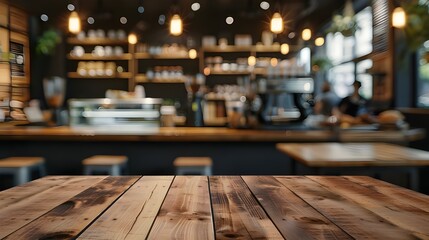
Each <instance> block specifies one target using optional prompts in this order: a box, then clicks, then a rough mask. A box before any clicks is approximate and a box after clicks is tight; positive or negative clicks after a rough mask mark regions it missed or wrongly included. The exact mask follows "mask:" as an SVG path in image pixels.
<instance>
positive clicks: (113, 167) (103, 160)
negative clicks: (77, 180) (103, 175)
mask: <svg viewBox="0 0 429 240" xmlns="http://www.w3.org/2000/svg"><path fill="white" fill-rule="evenodd" d="M127 162H128V158H127V156H113V155H95V156H92V157H89V158H86V159H84V160H83V161H82V164H83V166H84V170H83V173H84V174H85V175H91V174H93V173H94V172H107V173H108V174H109V175H112V176H119V175H121V169H124V168H126V165H127Z"/></svg>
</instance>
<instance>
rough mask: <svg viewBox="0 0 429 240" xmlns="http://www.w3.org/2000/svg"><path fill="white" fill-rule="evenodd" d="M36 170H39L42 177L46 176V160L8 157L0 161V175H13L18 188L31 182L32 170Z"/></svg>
mask: <svg viewBox="0 0 429 240" xmlns="http://www.w3.org/2000/svg"><path fill="white" fill-rule="evenodd" d="M35 168H36V169H38V170H39V174H40V176H45V175H46V168H45V159H44V158H42V157H8V158H4V159H1V160H0V173H6V174H13V175H14V184H15V185H16V186H17V185H21V184H24V183H26V182H28V181H30V178H31V170H32V169H35Z"/></svg>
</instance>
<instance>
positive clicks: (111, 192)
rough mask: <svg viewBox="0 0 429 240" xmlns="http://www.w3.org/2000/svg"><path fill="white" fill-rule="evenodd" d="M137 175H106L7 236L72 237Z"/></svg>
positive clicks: (130, 183)
mask: <svg viewBox="0 0 429 240" xmlns="http://www.w3.org/2000/svg"><path fill="white" fill-rule="evenodd" d="M137 180H138V177H107V178H105V179H103V180H102V181H100V182H99V183H97V184H96V185H94V186H92V187H90V188H88V189H86V190H85V191H83V192H81V193H79V194H78V195H76V196H74V197H72V198H70V199H69V200H68V201H66V202H63V203H62V204H60V205H58V206H56V207H55V208H53V209H52V210H50V211H49V212H47V213H46V214H44V215H43V216H41V217H39V218H38V219H36V220H34V221H32V222H31V223H29V224H27V225H26V226H24V227H23V228H20V229H19V230H18V231H16V232H14V233H12V234H11V235H9V236H8V237H7V238H6V239H70V238H76V237H77V235H78V234H79V233H80V232H81V231H82V230H83V229H84V228H85V227H87V226H88V225H89V224H90V223H91V222H92V221H93V220H94V219H95V218H97V217H98V216H99V215H100V213H101V212H102V211H104V210H105V209H107V208H108V207H109V206H110V205H111V204H112V202H113V201H115V200H116V199H117V198H118V197H119V196H120V195H121V194H122V193H123V192H124V191H126V190H127V189H128V188H129V187H130V186H131V185H132V184H133V183H134V182H136V181H137Z"/></svg>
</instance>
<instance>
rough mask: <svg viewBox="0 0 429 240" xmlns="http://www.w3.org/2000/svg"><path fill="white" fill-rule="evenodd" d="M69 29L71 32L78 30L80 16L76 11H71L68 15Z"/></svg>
mask: <svg viewBox="0 0 429 240" xmlns="http://www.w3.org/2000/svg"><path fill="white" fill-rule="evenodd" d="M69 31H70V32H71V33H79V32H80V18H79V15H78V14H77V12H76V11H73V12H71V14H70V17H69Z"/></svg>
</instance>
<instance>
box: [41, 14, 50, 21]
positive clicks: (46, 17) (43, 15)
mask: <svg viewBox="0 0 429 240" xmlns="http://www.w3.org/2000/svg"><path fill="white" fill-rule="evenodd" d="M40 19H41V20H42V21H44V22H47V21H48V20H49V17H48V15H46V14H42V15H40Z"/></svg>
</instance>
